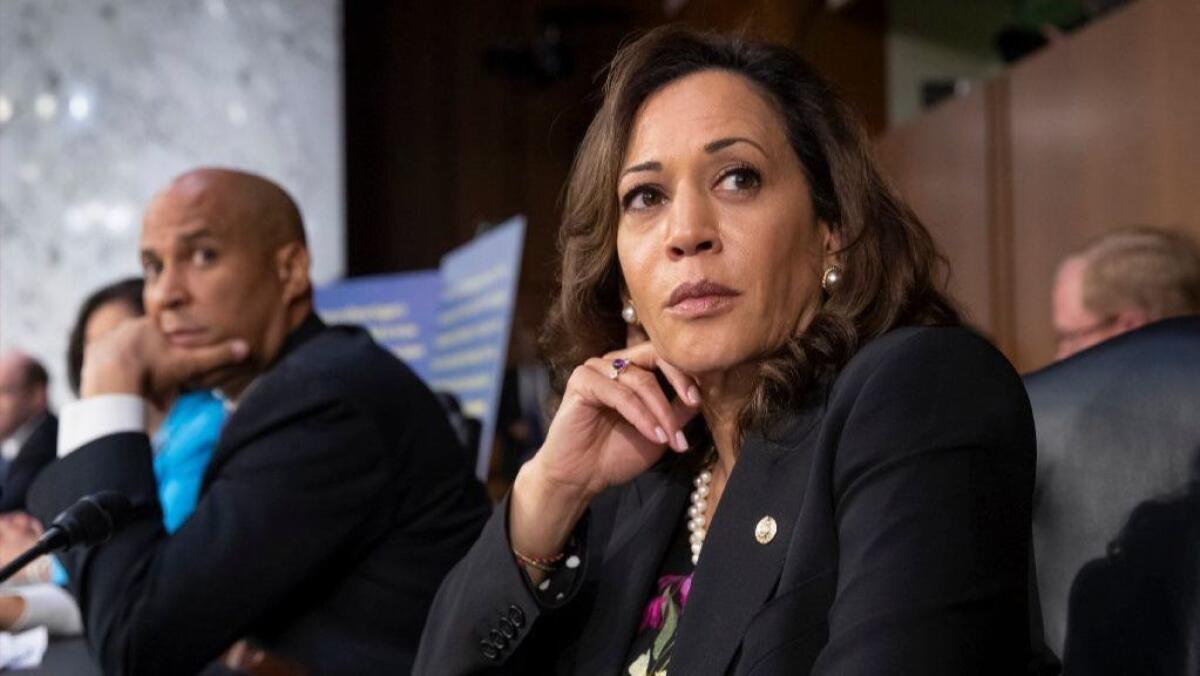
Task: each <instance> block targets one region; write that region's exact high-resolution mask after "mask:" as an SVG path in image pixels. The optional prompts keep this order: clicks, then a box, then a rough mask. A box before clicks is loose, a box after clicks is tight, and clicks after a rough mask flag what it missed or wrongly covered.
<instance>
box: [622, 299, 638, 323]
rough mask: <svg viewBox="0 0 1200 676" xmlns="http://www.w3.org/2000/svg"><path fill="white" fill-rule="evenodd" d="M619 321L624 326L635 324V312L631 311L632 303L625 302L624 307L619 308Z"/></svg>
mask: <svg viewBox="0 0 1200 676" xmlns="http://www.w3.org/2000/svg"><path fill="white" fill-rule="evenodd" d="M621 319H624V320H625V323H626V324H637V310H634V309H633V303H629V302H626V303H625V307H623V308H621Z"/></svg>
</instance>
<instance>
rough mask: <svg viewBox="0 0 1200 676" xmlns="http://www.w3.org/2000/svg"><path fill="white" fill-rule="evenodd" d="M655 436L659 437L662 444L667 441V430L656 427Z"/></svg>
mask: <svg viewBox="0 0 1200 676" xmlns="http://www.w3.org/2000/svg"><path fill="white" fill-rule="evenodd" d="M654 436H656V437H658V443H660V444H665V443H667V431H666V430H664V429H663V428H661V427H655V428H654Z"/></svg>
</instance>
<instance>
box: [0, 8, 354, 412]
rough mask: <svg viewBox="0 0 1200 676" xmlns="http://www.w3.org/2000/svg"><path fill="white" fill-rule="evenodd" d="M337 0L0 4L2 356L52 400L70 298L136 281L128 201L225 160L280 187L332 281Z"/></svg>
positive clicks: (338, 175) (320, 271) (338, 195)
mask: <svg viewBox="0 0 1200 676" xmlns="http://www.w3.org/2000/svg"><path fill="white" fill-rule="evenodd" d="M340 16H341V11H340V0H119V1H118V0H0V350H2V349H5V348H12V347H19V348H21V349H24V350H27V351H29V352H32V353H34V354H35V355H37V356H38V357H40V358H42V359H43V360H44V362H45V363H46V365H47V367H49V368H50V369H51V370H52V372H53V374H54V376H55V379H56V387H55V398H56V400H57V401H58V402H59V403H62V402H63V401H65V399H66V396H67V395H66V387H65V378H64V377H62V372H63V368H64V367H63V362H64V354H65V352H66V342H67V339H66V334H67V331H68V330H69V326H70V323H71V322H72V321H73V319H74V313H75V311H76V308H77V307H78V304H79V302H80V300H81V299H82V298H83V297H84V296H85V295H87V293H89V292H90V291H91V290H93V289H94V288H96V287H97V286H99V285H102V284H104V283H107V282H109V281H111V280H113V279H115V278H117V277H119V276H125V275H132V274H137V272H138V263H137V238H138V230H139V223H140V216H141V209H142V206H143V205H144V204H145V202H146V200H147V199H148V198H149V197H150V196H151V195H152V194H153V193H154V192H155V191H156V190H157V189H158V188H159V187H161V186H162V185H164V184H165V183H166V182H167V181H168V180H169V179H170V178H171V177H172V176H174V175H177V174H178V173H180V172H182V171H184V170H186V169H188V168H189V167H193V166H197V165H222V166H232V167H238V168H242V169H247V170H250V171H255V172H258V173H261V174H264V175H266V176H269V177H271V178H273V179H275V180H276V181H278V182H279V183H280V184H282V185H284V186H285V187H286V188H287V189H288V190H289V191H290V192H291V193H292V194H293V195H294V196H295V197H296V198H297V201H298V202H299V204H300V207H301V210H302V211H303V213H304V217H305V221H306V224H307V227H308V234H309V240H310V244H311V247H312V250H313V259H314V274H315V277H316V280H317V282H318V283H323V282H326V281H329V280H332V279H334V278H336V277H339V276H340V275H341V274H342V271H343V249H344V230H345V228H344V217H343V199H342V197H343V188H342V176H343V170H342V158H343V152H342V116H341V99H342V95H341V79H342V78H341V27H340V21H341V20H340Z"/></svg>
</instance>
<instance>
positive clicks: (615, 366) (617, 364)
mask: <svg viewBox="0 0 1200 676" xmlns="http://www.w3.org/2000/svg"><path fill="white" fill-rule="evenodd" d="M627 368H629V360H627V359H621V358H620V357H617V358H616V359H614V360H613V362H612V373H610V374H608V377H609V378H612V379H613V380H616V379H617V377H618V376H620V375H621V373H622V372H623V371H624V370H625V369H627Z"/></svg>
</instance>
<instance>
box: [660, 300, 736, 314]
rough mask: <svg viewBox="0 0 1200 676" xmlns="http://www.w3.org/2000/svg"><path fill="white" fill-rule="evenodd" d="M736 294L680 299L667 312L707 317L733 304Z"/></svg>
mask: <svg viewBox="0 0 1200 676" xmlns="http://www.w3.org/2000/svg"><path fill="white" fill-rule="evenodd" d="M734 298H735V296H696V297H693V298H687V299H684V300H681V301H679V302H678V303H676V304H674V305H672V306H671V307H669V308H667V312H669V313H671V314H673V315H680V316H684V317H707V316H711V315H714V314H717V313H718V312H720V311H721V310H724V309H725V308H727V307H729V306H730V305H732V304H733V299H734Z"/></svg>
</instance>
